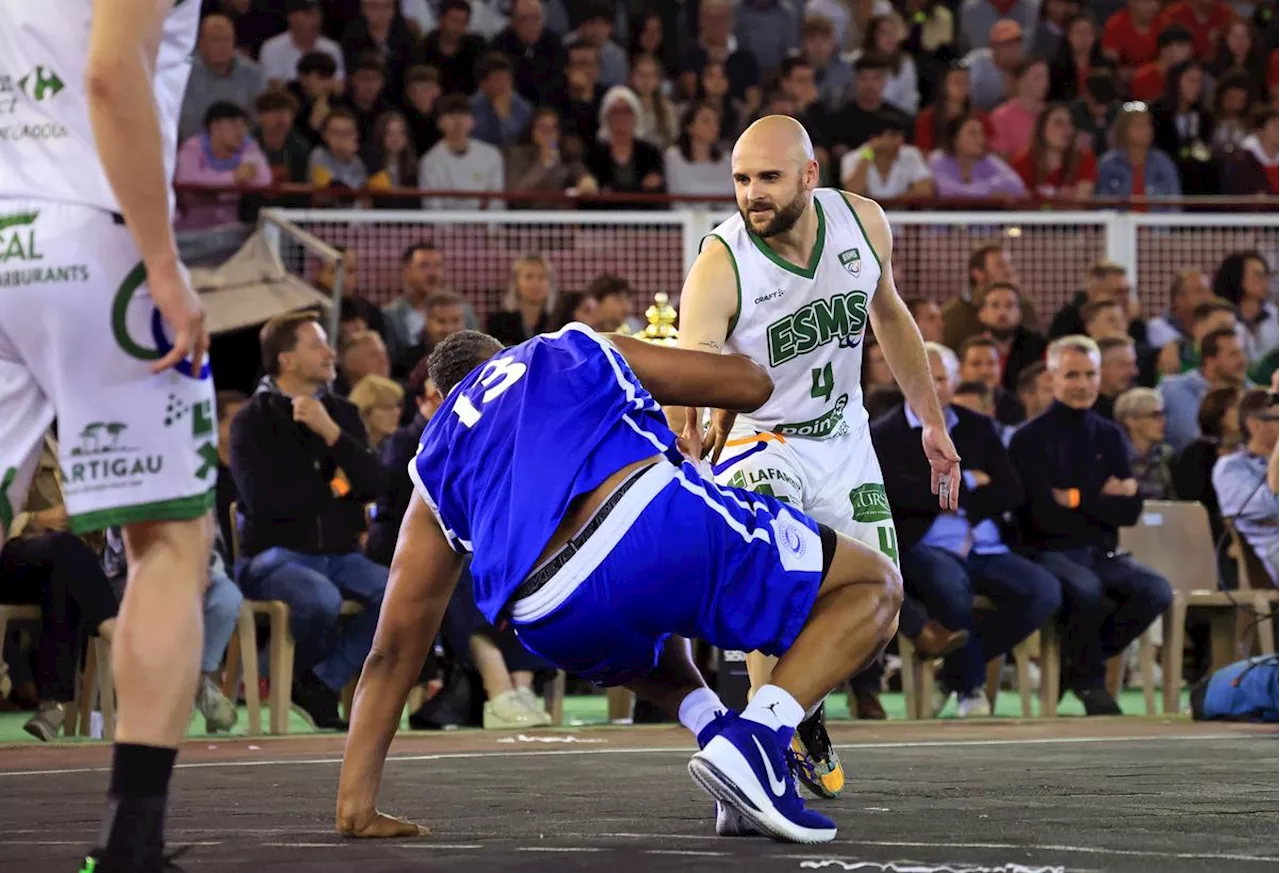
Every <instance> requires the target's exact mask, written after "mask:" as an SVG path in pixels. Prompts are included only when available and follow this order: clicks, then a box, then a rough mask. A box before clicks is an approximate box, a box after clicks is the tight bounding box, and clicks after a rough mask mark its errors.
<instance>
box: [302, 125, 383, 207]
mask: <svg viewBox="0 0 1280 873" xmlns="http://www.w3.org/2000/svg"><path fill="white" fill-rule="evenodd" d="M320 137H321V139H322V140H323V141H324V145H321V146H317V147H316V148H315V149H314V150H313V151H312V152H311V157H310V159H309V160H308V162H307V176H308V177H309V178H310V180H311V184H312V185H315V186H316V187H317V188H334V189H343V190H357V189H360V188H363V187H365V185H366V184H367V183H368V181H369V171H368V170H367V169H366V168H365V165H364V161H362V160H360V129H359V127H358V126H357V124H356V117H355V114H354V113H352V111H351V110H350V109H347V108H346V107H345V106H335V107H334V108H333V109H332V110H331V111H330V112H329V114H328V115H327V116H325V119H324V124H322V125H321V127H320Z"/></svg>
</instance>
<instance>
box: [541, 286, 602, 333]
mask: <svg viewBox="0 0 1280 873" xmlns="http://www.w3.org/2000/svg"><path fill="white" fill-rule="evenodd" d="M599 312H600V302H599V301H598V300H596V299H595V298H594V297H592V296H591V295H590V294H588V293H586V292H585V291H570V292H568V293H567V294H561V295H560V303H559V305H557V306H556V311H555V314H554V315H553V316H552V317H551V329H552V330H559V329H560V328H562V327H564V326H565V325H566V324H571V323H572V322H575V321H576V322H578V323H580V324H585V325H586V326H587V327H589V328H591V329H592V330H595V331H598V330H600V319H599Z"/></svg>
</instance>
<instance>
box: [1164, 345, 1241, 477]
mask: <svg viewBox="0 0 1280 873" xmlns="http://www.w3.org/2000/svg"><path fill="white" fill-rule="evenodd" d="M1248 369H1249V358H1248V357H1247V356H1246V355H1245V353H1244V347H1243V346H1242V345H1241V344H1240V337H1239V336H1238V335H1237V334H1236V332H1235V331H1234V330H1214V331H1210V332H1209V333H1208V334H1206V335H1205V337H1204V339H1203V340H1201V341H1200V367H1199V368H1198V369H1195V370H1188V371H1187V372H1185V373H1179V374H1178V375H1177V376H1169V377H1168V378H1166V379H1165V380H1164V381H1162V382H1161V383H1160V396H1161V397H1163V398H1164V414H1165V420H1166V422H1167V424H1166V426H1165V439H1166V440H1168V442H1169V445H1171V446H1173V450H1174V451H1175V452H1180V451H1182V450H1183V449H1184V448H1186V447H1187V444H1188V443H1190V442H1191V441H1192V440H1194V439H1195V438H1196V437H1198V436H1200V425H1199V423H1198V418H1197V416H1198V415H1199V413H1200V401H1201V400H1203V399H1204V396H1205V395H1206V394H1208V393H1209V391H1210V390H1211V389H1213V388H1229V387H1239V386H1241V385H1243V384H1245V373H1246V371H1247V370H1248Z"/></svg>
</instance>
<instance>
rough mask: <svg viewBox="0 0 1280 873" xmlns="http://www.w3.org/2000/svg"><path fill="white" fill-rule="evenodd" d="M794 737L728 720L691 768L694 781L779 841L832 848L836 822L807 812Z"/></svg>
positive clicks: (786, 732) (749, 722) (748, 721)
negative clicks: (794, 769)
mask: <svg viewBox="0 0 1280 873" xmlns="http://www.w3.org/2000/svg"><path fill="white" fill-rule="evenodd" d="M708 729H709V728H708ZM794 733H795V731H794V730H793V729H790V728H782V729H779V730H776V731H775V730H772V729H770V728H768V727H766V726H765V725H762V724H759V723H758V722H755V721H752V720H751V719H746V718H732V719H726V723H725V724H723V725H722V727H721V729H720V732H719V733H718V734H715V735H714V736H712V737H711V739H710V740H709V741H708V742H707V744H706V747H705V748H703V749H702V751H700V752H698V753H697V754H696V755H694V756H693V759H692V760H691V761H690V762H689V775H690V776H692V777H693V781H694V782H697V783H698V785H699V786H701V788H702V789H703V790H704V791H706V792H707V793H708V794H710V795H711V796H712V797H713V798H715V799H716V800H717V801H718V802H719V803H720V805H721V806H722V807H725V808H727V809H730V810H733V811H734V812H736V813H737V814H738V815H739V816H741V817H742V818H743V819H745V820H746V821H747V822H748V823H749V824H750V826H751V827H753V828H754V829H756V830H758V831H760V832H761V833H763V834H765V835H767V836H770V837H772V838H773V839H775V840H781V841H783V842H789V843H827V842H830V841H831V840H833V839H835V836H836V825H835V822H833V821H832V820H831V819H829V818H827V817H826V816H825V815H821V814H819V813H816V812H811V811H810V810H808V809H805V805H804V801H802V800H801V799H800V794H799V792H798V791H797V790H796V781H795V777H794V776H793V775H792V773H791V761H790V753H789V747H790V745H791V737H792V735H793V734H794ZM699 739H701V736H700V737H699ZM718 818H719V816H717V819H718ZM717 824H718V821H717Z"/></svg>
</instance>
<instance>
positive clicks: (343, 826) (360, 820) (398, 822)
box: [338, 810, 431, 840]
mask: <svg viewBox="0 0 1280 873" xmlns="http://www.w3.org/2000/svg"><path fill="white" fill-rule="evenodd" d="M338 833H340V834H342V835H343V836H344V837H352V838H354V839H366V840H387V839H399V838H404V837H425V836H427V835H428V834H430V833H431V831H430V829H428V828H426V827H423V826H422V825H419V824H414V823H413V822H411V821H408V820H407V819H403V818H397V817H396V816H393V815H387V814H386V813H382V812H378V811H377V810H375V811H374V812H373V814H372V815H371V816H367V817H366V816H359V817H354V816H353V817H348V818H340V819H339V820H338Z"/></svg>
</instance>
